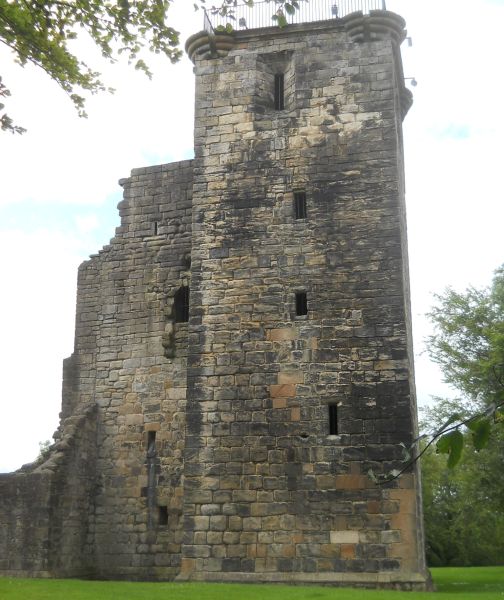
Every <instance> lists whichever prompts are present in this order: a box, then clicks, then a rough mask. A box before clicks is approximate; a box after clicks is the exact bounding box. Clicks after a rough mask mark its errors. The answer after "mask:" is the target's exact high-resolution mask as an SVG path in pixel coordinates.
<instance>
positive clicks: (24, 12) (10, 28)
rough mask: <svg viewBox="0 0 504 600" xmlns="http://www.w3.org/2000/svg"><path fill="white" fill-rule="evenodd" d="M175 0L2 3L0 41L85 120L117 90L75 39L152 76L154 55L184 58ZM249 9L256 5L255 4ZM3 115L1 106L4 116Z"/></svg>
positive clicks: (225, 8) (4, 119)
mask: <svg viewBox="0 0 504 600" xmlns="http://www.w3.org/2000/svg"><path fill="white" fill-rule="evenodd" d="M174 1H175V0H106V1H102V0H35V1H33V2H27V1H26V0H23V1H21V2H12V1H10V0H0V42H2V43H3V44H5V45H6V46H8V47H9V48H10V49H11V51H12V53H13V57H14V60H15V61H16V62H18V63H19V64H20V65H22V66H24V65H26V64H27V63H32V64H34V65H36V66H38V67H40V68H41V69H43V70H44V71H45V72H46V73H47V75H49V77H51V79H53V80H54V81H56V82H57V83H58V85H59V86H60V87H61V88H62V89H63V90H64V91H65V92H66V93H67V94H68V95H69V97H70V99H71V100H72V102H73V103H74V105H75V107H76V108H77V111H78V114H79V116H81V117H85V116H86V112H85V93H91V94H95V93H97V92H101V91H112V90H110V89H109V88H107V86H106V85H105V84H104V83H103V82H102V81H101V79H100V73H98V72H97V71H95V70H93V69H92V68H91V67H90V66H88V65H87V63H86V61H85V60H83V58H82V57H80V56H79V55H77V53H76V50H75V47H76V46H75V40H76V39H77V38H78V37H79V36H81V34H85V36H84V37H86V36H87V37H88V38H90V39H91V40H92V41H93V43H94V44H95V45H96V46H97V47H98V49H99V50H100V52H101V54H102V56H103V57H104V58H106V59H108V60H109V61H111V62H116V61H117V60H118V58H119V57H120V56H121V55H124V56H125V57H126V58H127V60H128V62H129V63H130V64H132V65H133V66H134V68H135V69H138V70H140V71H143V72H144V73H145V74H146V75H148V76H149V77H150V76H151V73H150V70H149V66H148V58H147V54H148V53H149V52H150V53H155V54H162V55H164V56H166V57H167V58H168V59H169V60H171V61H172V62H176V61H178V60H179V59H180V57H181V55H182V51H181V49H180V36H179V32H178V31H176V30H175V29H174V28H173V27H171V26H170V25H169V8H170V6H171V5H172V4H173V2H174ZM180 1H182V0H180ZM238 4H239V3H238V1H237V0H222V2H221V3H218V4H217V5H216V6H215V5H213V6H211V7H209V8H208V10H210V11H211V12H219V13H220V14H224V15H225V14H227V15H229V16H231V17H232V16H233V12H234V7H235V6H237V5H238ZM246 4H248V5H249V6H253V0H247V1H246ZM297 6H298V2H297V1H296V0H281V1H278V0H275V2H274V3H272V10H273V11H274V14H273V15H272V18H273V19H274V20H276V21H277V23H278V24H279V25H284V24H286V21H285V17H284V13H283V10H285V11H286V12H287V14H291V13H292V12H293V11H295V9H296V8H297ZM194 7H195V8H196V9H200V8H205V7H206V1H205V0H198V1H197V2H195V3H194ZM0 81H1V80H0ZM0 95H1V96H3V97H6V96H8V95H10V92H9V90H8V89H7V88H6V87H5V84H1V87H0ZM3 110H4V106H3V104H0V112H1V111H3ZM0 119H1V121H0V123H1V127H2V129H3V130H6V131H11V132H13V133H22V132H23V131H24V130H23V128H21V127H17V126H15V125H14V124H13V122H12V120H11V119H10V118H9V117H8V116H7V115H6V114H3V116H2V115H0Z"/></svg>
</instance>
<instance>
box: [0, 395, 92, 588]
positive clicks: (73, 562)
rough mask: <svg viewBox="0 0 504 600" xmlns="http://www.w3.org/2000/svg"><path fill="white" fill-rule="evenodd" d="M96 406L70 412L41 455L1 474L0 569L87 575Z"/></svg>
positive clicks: (30, 574)
mask: <svg viewBox="0 0 504 600" xmlns="http://www.w3.org/2000/svg"><path fill="white" fill-rule="evenodd" d="M96 412H97V411H96V407H94V406H92V407H90V408H88V409H87V410H84V411H81V414H79V415H75V416H73V417H69V418H68V419H67V420H66V424H65V434H64V435H63V436H62V439H61V440H60V441H59V442H57V443H56V444H55V445H54V446H53V447H52V448H51V450H50V451H49V452H48V453H47V454H46V455H45V456H43V457H41V458H39V460H38V461H37V462H36V463H34V464H32V465H27V466H26V467H23V468H22V469H21V470H19V471H17V472H16V473H12V474H7V475H0V548H2V553H1V558H0V572H1V573H2V574H4V575H12V576H23V577H49V576H64V577H84V576H88V575H89V574H90V573H91V572H92V571H91V567H92V560H91V556H90V555H91V550H90V547H89V543H88V542H89V538H88V535H89V527H88V526H89V515H90V512H91V507H92V506H93V493H94V481H95V477H94V470H95V460H96Z"/></svg>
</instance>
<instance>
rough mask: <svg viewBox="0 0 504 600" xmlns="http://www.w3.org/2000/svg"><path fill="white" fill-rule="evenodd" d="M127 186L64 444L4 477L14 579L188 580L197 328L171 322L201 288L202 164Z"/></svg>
mask: <svg viewBox="0 0 504 600" xmlns="http://www.w3.org/2000/svg"><path fill="white" fill-rule="evenodd" d="M120 183H121V185H123V187H124V200H123V201H122V202H121V203H120V204H119V210H120V216H121V225H120V227H118V228H117V230H116V235H115V237H114V238H113V239H112V240H111V243H110V244H109V245H108V246H106V247H105V248H104V249H103V250H102V251H100V253H98V254H97V255H94V256H92V257H91V259H90V260H89V261H87V262H85V263H83V264H82V265H81V267H80V269H79V278H78V293H77V311H76V314H77V317H76V334H75V350H74V353H73V354H72V356H71V357H70V358H69V359H67V360H66V361H65V363H64V380H63V402H62V413H61V417H62V419H61V424H60V427H59V430H58V432H57V433H56V436H55V437H56V440H57V441H56V444H55V446H54V447H53V448H52V449H51V451H50V452H49V454H48V455H47V456H45V457H44V458H43V459H41V460H40V461H38V462H37V463H36V464H35V465H32V466H28V467H27V468H26V469H25V470H22V471H21V472H17V473H14V474H10V475H3V476H1V477H0V492H1V493H0V547H1V548H2V552H1V556H2V559H1V560H0V571H2V572H3V573H6V574H15V575H25V576H35V575H36V576H89V577H100V578H122V577H127V578H130V579H170V578H173V576H174V575H175V573H176V572H177V571H178V565H179V563H180V542H181V535H182V533H181V519H180V514H181V507H182V487H181V478H182V468H183V458H182V451H183V447H184V421H185V417H184V410H185V396H186V357H187V323H175V318H174V314H173V313H174V295H175V293H176V291H177V289H179V288H180V287H181V286H187V285H188V284H189V270H188V269H189V268H190V254H191V245H190V244H191V241H190V240H191V238H190V234H191V195H192V185H191V184H192V163H191V161H184V162H180V163H174V164H169V165H162V166H158V167H149V168H144V169H135V170H134V171H133V172H132V175H131V177H130V178H128V179H124V180H121V182H120ZM149 440H150V441H151V444H150V448H148V442H149ZM160 507H161V508H160ZM4 549H5V551H4Z"/></svg>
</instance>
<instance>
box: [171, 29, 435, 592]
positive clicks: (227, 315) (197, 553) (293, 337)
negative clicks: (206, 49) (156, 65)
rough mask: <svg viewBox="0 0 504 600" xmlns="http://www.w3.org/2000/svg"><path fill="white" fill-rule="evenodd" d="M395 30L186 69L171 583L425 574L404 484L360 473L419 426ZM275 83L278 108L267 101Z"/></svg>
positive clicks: (313, 35) (267, 42)
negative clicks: (185, 208) (189, 179)
mask: <svg viewBox="0 0 504 600" xmlns="http://www.w3.org/2000/svg"><path fill="white" fill-rule="evenodd" d="M395 31H396V30H395V29H394V32H395ZM389 33H390V35H389ZM389 33H387V32H385V33H382V35H381V36H378V37H377V38H375V39H374V40H366V41H365V42H362V43H355V41H354V40H353V39H352V36H351V35H350V34H349V33H348V31H347V27H346V25H345V23H343V22H342V23H341V24H340V25H339V26H335V24H334V22H333V23H330V24H328V23H325V24H320V25H314V24H311V25H307V26H299V27H289V28H287V29H286V30H283V31H282V32H278V31H272V30H270V31H269V32H268V31H267V30H264V31H260V32H254V31H250V32H239V33H237V34H236V43H235V46H234V48H233V49H232V50H231V51H230V52H229V54H228V56H227V57H221V58H219V59H218V60H216V59H214V58H208V56H203V58H198V57H196V82H197V90H196V127H195V131H196V148H195V152H196V163H195V165H196V167H195V184H194V197H193V268H192V282H191V284H192V290H191V292H192V297H193V299H194V305H195V306H196V307H198V308H197V310H196V311H194V312H193V313H192V317H191V323H190V334H189V335H190V343H189V347H190V355H189V371H188V389H189V395H188V406H187V439H186V455H185V493H184V502H185V504H184V514H185V530H186V534H185V539H184V542H185V544H184V546H183V563H182V573H181V575H180V576H179V578H181V579H186V578H187V579H201V580H219V581H221V580H232V581H305V582H309V581H313V582H331V583H347V582H352V583H354V584H360V585H368V584H369V585H382V584H387V585H391V584H398V585H400V584H401V583H403V584H404V585H406V586H408V585H413V586H415V585H416V584H418V585H419V586H422V585H423V583H424V581H425V565H424V562H423V554H422V551H421V542H420V540H421V526H419V523H418V521H417V481H416V474H414V473H411V474H409V475H406V476H405V477H403V478H402V479H401V480H400V482H399V483H398V484H397V485H394V486H391V487H392V488H396V489H390V488H379V487H376V486H375V485H374V484H373V482H372V481H371V479H370V478H369V477H368V475H367V472H368V470H369V469H370V468H372V469H374V470H375V471H377V472H381V471H384V470H385V471H386V470H388V469H390V468H392V467H394V466H395V465H396V463H397V461H398V459H400V456H401V446H400V443H401V442H404V443H408V442H409V441H411V439H412V435H413V434H414V432H415V422H414V418H413V416H412V415H413V412H414V406H415V401H414V388H413V381H412V375H411V370H410V365H411V356H410V352H411V348H410V346H409V345H408V339H409V334H410V331H409V321H408V318H409V317H408V298H407V296H406V293H405V284H404V273H405V270H406V268H407V267H406V266H405V261H406V256H405V253H404V249H405V245H406V242H405V226H404V222H403V220H402V215H403V213H404V196H403V173H402V142H401V131H400V130H401V121H402V117H403V108H404V106H403V103H402V92H401V90H402V88H403V87H404V82H403V79H402V71H401V70H400V59H398V46H397V42H396V39H395V37H394V35H392V31H390V32H389ZM277 72H281V73H285V80H286V85H285V110H275V107H274V102H273V99H272V94H271V91H269V92H268V93H267V92H266V91H265V88H266V87H267V80H268V76H269V75H268V74H271V73H277ZM287 80H288V83H287ZM265 82H266V83H265ZM299 191H302V192H304V193H305V194H306V202H307V215H306V218H296V215H295V213H294V206H293V196H294V194H295V193H296V192H299ZM299 292H304V293H306V297H307V307H308V311H307V315H298V314H296V294H298V293H299ZM330 405H333V407H334V408H332V409H331V410H332V411H336V412H337V421H338V423H337V432H336V434H335V435H330V431H329V426H330V425H329V406H330Z"/></svg>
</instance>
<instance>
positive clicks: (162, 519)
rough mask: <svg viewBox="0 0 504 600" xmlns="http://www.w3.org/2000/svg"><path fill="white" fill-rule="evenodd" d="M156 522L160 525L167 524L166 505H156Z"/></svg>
mask: <svg viewBox="0 0 504 600" xmlns="http://www.w3.org/2000/svg"><path fill="white" fill-rule="evenodd" d="M158 524H159V525H161V526H165V525H168V507H167V506H158Z"/></svg>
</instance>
